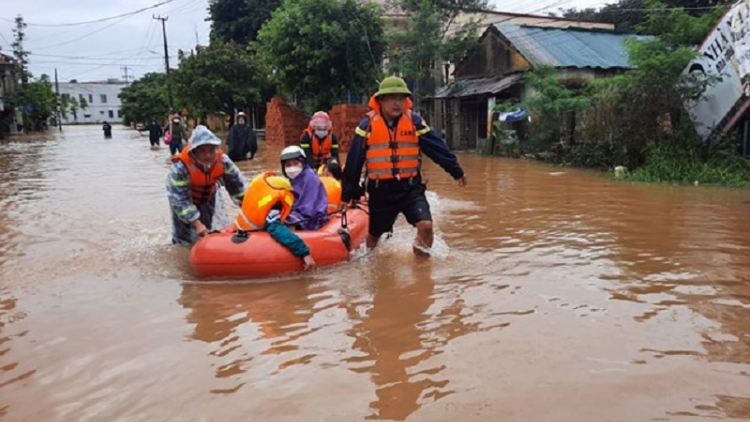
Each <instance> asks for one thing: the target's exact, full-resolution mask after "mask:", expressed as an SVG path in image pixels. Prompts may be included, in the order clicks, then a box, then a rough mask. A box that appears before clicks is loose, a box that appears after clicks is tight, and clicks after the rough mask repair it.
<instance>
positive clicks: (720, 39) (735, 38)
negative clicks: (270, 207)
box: [685, 0, 750, 139]
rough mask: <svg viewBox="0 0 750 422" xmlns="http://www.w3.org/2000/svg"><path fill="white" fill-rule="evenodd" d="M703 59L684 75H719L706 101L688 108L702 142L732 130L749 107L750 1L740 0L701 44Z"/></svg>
mask: <svg viewBox="0 0 750 422" xmlns="http://www.w3.org/2000/svg"><path fill="white" fill-rule="evenodd" d="M698 51H699V52H700V56H699V57H698V58H696V59H695V60H693V61H691V62H690V63H689V64H688V66H687V68H686V69H685V73H688V74H696V75H697V76H702V75H720V76H721V80H720V81H719V82H718V83H716V84H714V85H711V86H709V87H708V88H707V89H706V92H705V98H704V99H702V100H701V101H698V102H693V103H690V104H687V109H688V111H689V112H690V116H691V117H692V119H693V122H694V123H695V128H696V130H697V131H698V133H699V134H700V135H701V137H703V139H708V138H710V137H711V135H713V134H715V133H718V132H727V131H729V130H731V128H732V126H733V125H734V123H735V122H736V121H737V118H738V117H739V114H741V113H742V112H743V111H744V110H745V109H746V108H747V106H748V105H750V102H748V100H750V0H740V1H738V2H737V3H735V4H733V5H732V7H731V8H730V9H729V10H728V11H727V12H726V13H725V14H724V15H723V16H722V17H721V19H720V20H719V23H718V24H717V25H716V26H715V27H714V29H713V30H712V31H711V33H710V34H709V35H708V37H706V39H705V40H704V41H703V44H701V46H700V48H699V50H698Z"/></svg>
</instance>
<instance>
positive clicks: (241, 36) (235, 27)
mask: <svg viewBox="0 0 750 422" xmlns="http://www.w3.org/2000/svg"><path fill="white" fill-rule="evenodd" d="M280 5H281V0H210V2H209V4H208V13H209V18H208V19H209V20H210V21H211V41H223V42H235V43H237V44H240V45H246V44H247V43H249V42H252V41H255V40H256V38H257V36H258V31H260V28H261V27H262V26H263V24H264V23H266V21H267V20H268V19H270V18H271V13H272V12H273V11H274V10H276V9H277V8H278V7H279V6H280Z"/></svg>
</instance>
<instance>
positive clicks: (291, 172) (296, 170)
mask: <svg viewBox="0 0 750 422" xmlns="http://www.w3.org/2000/svg"><path fill="white" fill-rule="evenodd" d="M284 171H285V172H286V175H287V176H288V177H289V178H290V179H294V178H295V177H297V176H299V174H300V173H302V167H300V166H291V167H286V168H285V169H284Z"/></svg>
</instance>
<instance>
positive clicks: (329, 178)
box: [318, 157, 342, 213]
mask: <svg viewBox="0 0 750 422" xmlns="http://www.w3.org/2000/svg"><path fill="white" fill-rule="evenodd" d="M341 174H342V170H341V166H340V165H339V160H338V159H336V158H333V157H331V158H329V159H328V160H326V162H325V163H323V164H322V165H321V166H320V168H318V176H320V181H321V182H323V186H324V187H325V188H326V194H327V195H328V212H329V213H332V212H335V211H337V210H338V209H339V208H341Z"/></svg>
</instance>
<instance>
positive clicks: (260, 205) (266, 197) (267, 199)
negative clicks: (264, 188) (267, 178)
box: [258, 195, 273, 207]
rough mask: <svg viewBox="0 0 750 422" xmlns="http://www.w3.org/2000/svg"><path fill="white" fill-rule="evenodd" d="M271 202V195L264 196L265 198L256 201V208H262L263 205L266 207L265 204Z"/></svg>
mask: <svg viewBox="0 0 750 422" xmlns="http://www.w3.org/2000/svg"><path fill="white" fill-rule="evenodd" d="M272 200H273V196H271V195H266V196H264V197H263V198H260V199H259V200H258V206H259V207H263V205H266V204H267V203H269V202H271V201H272Z"/></svg>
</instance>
